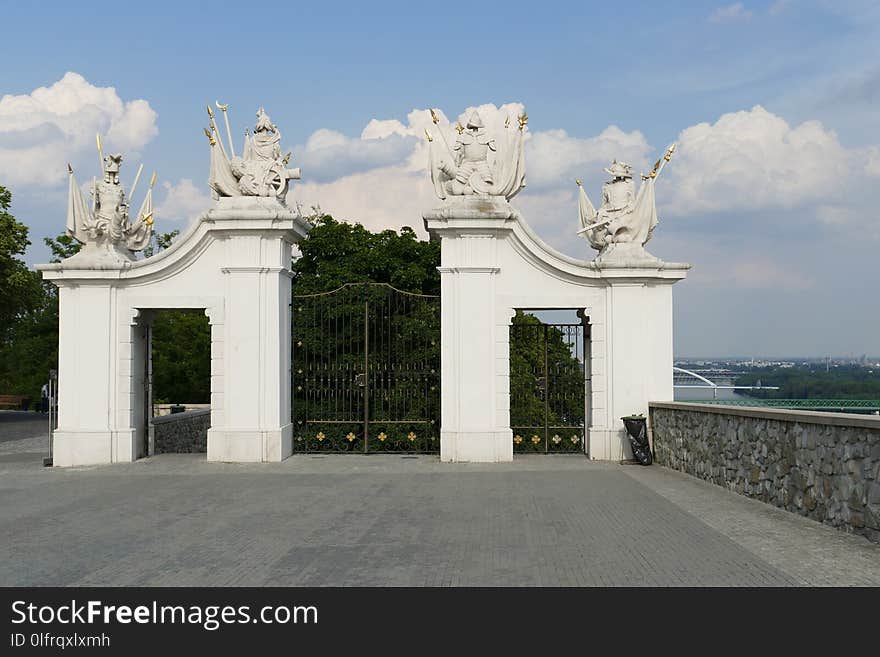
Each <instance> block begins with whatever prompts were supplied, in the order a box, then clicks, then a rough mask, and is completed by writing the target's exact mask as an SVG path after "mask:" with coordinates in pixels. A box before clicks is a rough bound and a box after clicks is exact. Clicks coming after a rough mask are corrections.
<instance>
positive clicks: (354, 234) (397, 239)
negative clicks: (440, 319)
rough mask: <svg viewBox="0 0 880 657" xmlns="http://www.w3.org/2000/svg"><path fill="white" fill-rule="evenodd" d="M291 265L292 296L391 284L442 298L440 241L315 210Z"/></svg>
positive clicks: (408, 290) (408, 229)
mask: <svg viewBox="0 0 880 657" xmlns="http://www.w3.org/2000/svg"><path fill="white" fill-rule="evenodd" d="M310 220H311V221H312V223H313V224H314V228H313V229H312V230H311V232H310V233H309V235H308V237H307V238H306V239H305V240H303V241H302V242H300V244H299V247H300V251H301V253H302V257H300V258H299V259H297V260H296V262H294V264H293V286H294V287H293V289H294V294H313V293H316V292H329V291H330V290H333V289H336V288H338V287H340V286H341V285H344V284H346V283H362V282H374V283H388V284H389V285H392V286H394V287H396V288H398V289H400V290H404V291H406V292H415V293H418V294H440V273H439V272H438V271H437V267H438V266H439V264H440V243H439V242H425V241H422V240H419V239H418V237H417V236H416V233H415V231H414V230H413V229H412V228H409V227H407V226H404V227H403V228H401V229H400V232H399V233H398V232H396V231H393V230H383V231H382V232H379V233H373V232H371V231H369V230H367V229H366V228H364V227H363V226H362V225H361V224H349V223H343V222H339V221H336V220H335V219H333V217H331V216H330V215H328V214H324V213H321V212H320V211H318V212H316V213H315V215H313V216H312V217H310Z"/></svg>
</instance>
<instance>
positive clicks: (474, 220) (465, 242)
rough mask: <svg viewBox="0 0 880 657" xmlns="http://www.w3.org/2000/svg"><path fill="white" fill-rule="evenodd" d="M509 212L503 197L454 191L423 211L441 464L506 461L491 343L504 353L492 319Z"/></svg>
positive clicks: (509, 450) (507, 440)
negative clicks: (431, 275)
mask: <svg viewBox="0 0 880 657" xmlns="http://www.w3.org/2000/svg"><path fill="white" fill-rule="evenodd" d="M512 213H513V210H512V208H511V207H510V205H509V204H508V203H507V201H505V200H504V199H503V198H499V197H491V196H490V197H485V196H454V197H450V198H449V199H448V200H447V201H446V202H445V203H444V205H443V206H441V207H440V208H437V209H436V210H433V211H431V212H428V213H426V214H425V216H424V219H425V226H426V228H427V229H428V230H429V231H431V232H432V234H434V235H438V236H439V237H440V239H441V250H440V254H441V255H440V257H441V266H440V281H441V282H440V289H441V299H442V302H441V313H442V316H441V322H440V345H441V349H440V390H441V399H440V412H441V416H440V459H441V460H442V461H472V462H503V461H512V460H513V434H512V432H511V430H510V414H509V410H508V409H509V402H507V401H506V398H507V395H508V390H507V389H499V386H498V379H497V377H496V376H495V373H496V365H497V364H496V357H497V356H498V355H499V354H498V351H499V347H503V348H504V349H505V354H504V356H505V357H506V346H507V339H508V337H507V327H506V326H502V327H501V328H500V329H499V327H498V325H497V324H498V323H497V322H496V321H495V315H496V304H497V299H496V294H495V277H496V275H497V274H498V272H499V271H500V269H499V263H498V261H497V251H498V249H497V248H496V241H498V240H499V239H502V238H503V233H504V232H506V224H507V222H508V221H509V220H510V219H511V217H512ZM499 333H500V335H499ZM499 403H500V407H499Z"/></svg>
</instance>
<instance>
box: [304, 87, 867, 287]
mask: <svg viewBox="0 0 880 657" xmlns="http://www.w3.org/2000/svg"><path fill="white" fill-rule="evenodd" d="M474 109H478V110H479V111H480V113H481V116H482V117H483V120H484V122H485V123H486V125H487V128H488V130H490V131H491V132H492V133H494V134H495V135H498V134H499V133H500V131H502V130H504V122H505V119H506V118H511V120H512V122H513V121H515V117H516V116H517V115H519V114H521V113H522V111H523V106H522V105H521V104H520V103H509V104H507V105H502V106H501V107H496V106H494V105H482V106H479V107H478V108H473V107H469V108H467V109H465V110H464V111H463V112H461V113H460V114H458V115H457V116H456V115H454V114H453V115H451V116H453V118H452V120H451V121H450V120H448V119H447V118H446V115H445V114H443V113H442V112H439V111H438V117H439V125H434V124H433V122H432V121H431V116H430V112H429V111H428V110H413V111H412V112H410V113H409V114H408V115H407V117H406V121H402V120H398V119H373V120H372V121H370V122H369V123H368V124H367V125H366V127H365V128H364V129H363V131H362V132H361V135H360V137H348V136H346V135H343V134H341V133H338V132H335V131H332V130H319V131H317V132H315V133H314V134H313V135H312V136H311V137H310V138H309V140H308V141H307V143H306V144H305V145H304V146H300V147H298V150H299V151H300V152H302V153H303V154H304V161H301V162H299V163H298V164H301V165H302V166H303V178H304V180H303V181H302V182H297V183H295V184H294V186H293V191H292V192H291V196H290V198H291V200H293V199H296V200H297V201H298V202H299V203H300V204H301V205H302V207H303V208H304V209H308V208H310V207H312V206H313V205H318V206H320V207H321V208H322V210H324V211H325V212H329V213H330V214H332V215H333V216H335V217H336V218H337V219H339V220H344V221H358V222H361V223H363V224H364V225H365V226H367V227H369V228H371V229H373V230H381V229H385V228H400V227H401V226H411V227H412V228H414V229H416V231H417V232H419V233H420V234H421V235H423V236H424V232H423V230H422V220H421V215H422V213H423V212H424V211H425V210H427V209H429V208H431V207H433V206H435V205H437V204H438V203H439V200H438V199H437V198H436V197H435V196H434V194H433V190H432V187H431V184H430V178H429V174H428V172H427V147H426V141H425V139H424V130H425V129H426V128H427V129H428V130H429V131H430V132H431V133H432V135H434V137H435V139H438V138H443V137H444V136H445V138H446V139H447V140H448V141H450V142H451V141H452V140H454V138H455V136H456V133H455V128H454V126H455V123H456V121H461V122H462V123H465V122H466V121H467V119H468V117H469V116H470V114H471V112H472V111H473V110H474ZM513 125H515V123H514V124H513ZM526 137H527V138H526V172H527V173H526V181H527V186H526V189H525V190H523V192H522V193H520V194H519V195H518V196H517V198H516V200H515V201H514V205H515V206H516V207H518V208H519V209H521V210H522V212H523V213H524V216H525V217H526V219H527V220H528V221H529V222H530V223H531V224H532V226H533V227H534V228H535V230H537V231H538V233H539V234H540V235H541V236H542V237H543V238H544V239H545V240H547V241H548V242H550V243H551V244H553V245H554V246H556V247H557V248H560V249H562V250H564V251H565V252H567V253H570V254H571V255H574V256H576V257H582V256H585V255H586V254H588V253H590V252H589V251H588V250H587V249H586V247H585V245H583V244H582V243H581V242H580V241H577V240H572V239H571V238H572V234H573V231H574V228H575V225H576V221H577V220H576V217H577V198H576V195H575V189H576V188H575V186H574V179H575V178H581V179H582V180H583V181H584V187H585V189H586V190H587V192H588V194H589V195H590V196H591V197H592V198H593V200H594V202H598V200H599V199H598V195H599V191H600V189H601V184H602V182H603V181H604V180H605V177H606V176H605V174H604V172H603V167H605V166H607V165H608V163H609V162H610V161H611V160H612V159H615V158H616V159H618V160H623V161H627V162H629V163H630V164H632V165H634V168H635V170H636V171H637V172H638V171H646V170H647V169H648V168H649V167H650V166H651V164H652V163H653V161H654V159H655V158H657V157H658V156H659V155H661V154H662V147H663V146H665V144H664V145H660V147H652V146H651V145H649V144H648V142H647V140H646V138H645V137H644V135H643V134H642V133H641V132H640V131H638V130H633V131H631V132H624V131H623V130H621V129H620V128H618V127H616V126H614V125H610V126H608V127H607V128H605V129H604V130H602V131H601V132H599V133H598V134H596V135H594V136H587V137H580V136H573V135H570V134H569V133H568V132H566V131H565V130H561V129H549V130H536V131H534V132H532V131H531V130H530V131H529V132H527V135H526ZM395 140H397V141H395ZM678 144H679V145H678V150H677V152H676V155H675V157H674V158H673V160H672V162H671V163H670V166H669V167H668V168H667V169H665V171H664V173H663V177H662V179H661V181H660V184H659V186H658V192H657V199H658V209H659V211H660V214H661V218H662V217H664V216H667V215H669V216H678V217H694V218H702V217H707V218H708V219H709V220H711V219H712V216H713V215H717V214H720V213H731V212H739V213H740V214H741V216H742V217H743V220H747V219H748V218H749V217H758V216H759V214H760V216H762V217H763V216H770V217H773V220H774V222H776V223H777V224H778V226H775V228H776V229H780V230H785V229H783V228H782V225H783V224H785V225H790V223H791V222H792V221H797V222H798V223H799V224H800V225H802V226H803V227H808V226H809V225H810V224H811V223H812V225H813V226H816V227H818V226H833V227H834V228H837V227H838V226H841V227H842V226H843V225H849V226H854V225H856V224H859V223H864V222H866V221H868V220H867V218H866V217H868V215H869V213H866V212H863V211H860V209H862V210H863V209H864V208H866V207H869V200H870V199H869V197H870V194H872V193H873V192H871V191H864V190H869V188H870V189H872V187H871V186H870V185H864V184H862V183H863V182H864V181H865V180H867V176H870V175H880V148H878V147H876V146H874V147H868V148H863V149H848V148H846V147H844V146H843V145H842V144H841V143H840V141H839V140H838V138H837V136H836V134H835V133H834V132H833V131H831V130H828V129H826V128H825V127H824V126H823V125H822V124H821V123H819V122H817V121H807V122H804V123H801V124H799V125H794V126H792V125H790V124H789V123H787V122H786V121H785V120H784V119H783V118H781V117H779V116H777V115H775V114H772V113H771V112H768V111H767V110H765V109H764V108H762V107H760V106H756V107H754V108H752V109H751V110H745V111H740V112H732V113H728V114H724V115H722V116H721V117H720V118H719V119H718V120H717V121H715V122H714V123H711V124H710V123H700V124H698V125H694V126H691V127H689V128H686V129H685V130H683V131H682V133H681V135H680V136H679V140H678ZM306 154H312V155H306ZM317 154H320V155H321V157H320V158H319V157H317ZM331 154H332V157H331ZM308 157H313V158H314V159H313V160H312V163H313V164H317V165H318V166H319V173H318V175H315V172H314V171H313V170H312V169H311V168H310V167H309V166H307V164H306V161H305V160H307V158H308ZM321 166H323V167H324V168H323V169H320V167H321ZM334 172H336V173H334ZM866 199H868V200H866ZM823 208H824V209H823ZM756 213H759V214H756ZM756 220H757V219H756ZM771 228H774V227H771ZM665 230H667V229H664V230H663V231H660V232H661V233H662V232H665ZM869 232H870V233H872V234H873V233H874V232H876V231H868V232H865V231H863V234H866V235H867V234H868V233H869ZM747 269H748V267H747V266H744V267H742V268H741V269H740V271H741V272H746V270H747ZM756 271H757V270H756ZM762 271H764V272H767V269H766V267H765V268H763V269H762ZM743 276H745V273H743ZM768 276H769V274H768ZM770 278H774V279H775V280H784V276H783V275H782V274H779V273H778V272H777V273H775V274H774V275H773V276H772V277H770ZM756 283H757V281H756V280H755V281H751V284H756Z"/></svg>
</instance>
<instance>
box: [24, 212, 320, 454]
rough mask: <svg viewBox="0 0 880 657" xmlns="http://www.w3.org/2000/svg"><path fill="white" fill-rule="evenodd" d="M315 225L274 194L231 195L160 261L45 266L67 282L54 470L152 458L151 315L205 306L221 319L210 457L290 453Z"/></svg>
mask: <svg viewBox="0 0 880 657" xmlns="http://www.w3.org/2000/svg"><path fill="white" fill-rule="evenodd" d="M309 228H310V225H309V224H308V222H307V221H305V220H304V219H303V218H302V217H301V216H300V215H299V214H298V213H296V212H294V211H292V210H290V209H289V208H287V207H286V206H285V205H283V204H282V203H280V202H278V201H277V200H275V199H272V198H257V197H228V198H220V199H219V200H218V201H217V203H216V205H215V206H214V208H212V209H211V210H209V211H208V212H206V213H205V214H204V215H203V216H201V217H200V218H199V219H198V220H197V221H196V222H195V224H194V225H193V226H192V227H191V228H190V230H188V231H187V232H186V233H185V234H184V235H183V236H181V238H180V239H179V240H178V241H177V242H176V243H175V244H174V245H172V246H171V247H170V248H169V249H167V250H165V251H163V252H161V253H159V254H157V255H155V256H152V257H150V258H147V259H144V260H138V261H132V262H120V263H119V264H108V263H107V261H106V260H104V261H100V260H97V259H96V260H90V259H89V258H88V257H86V258H83V257H76V256H75V257H74V258H69V259H67V260H65V261H62V262H61V263H58V264H52V265H41V266H39V267H38V269H39V270H41V271H42V273H43V277H44V278H46V279H47V280H51V281H52V282H53V283H54V284H55V285H57V286H58V288H59V303H60V308H59V323H60V326H59V371H58V386H59V396H58V398H59V408H58V429H57V431H56V432H55V447H54V450H55V452H54V463H55V465H58V466H69V465H86V464H100V463H114V462H120V461H133V460H135V459H137V458H138V457H140V456H142V455H143V444H144V441H143V432H144V431H145V430H146V428H145V426H144V415H145V414H144V412H143V404H144V403H145V400H144V398H143V393H142V392H141V391H142V385H140V387H139V382H142V380H143V376H144V372H143V364H144V358H143V353H144V350H145V346H144V331H143V322H144V321H145V319H144V318H145V316H146V314H147V313H146V312H145V311H149V310H151V309H168V308H187V309H204V311H205V314H206V315H207V316H208V319H209V321H210V325H211V429H210V430H209V432H208V460H211V461H257V462H259V461H280V460H282V459H284V458H286V457H287V456H289V455H290V453H291V450H292V442H291V441H292V425H291V416H290V307H289V304H290V295H291V289H290V287H291V286H290V262H291V247H292V246H293V245H294V244H296V243H297V242H298V241H299V240H301V239H302V238H303V237H304V236H305V235H306V234H307V232H308V230H309Z"/></svg>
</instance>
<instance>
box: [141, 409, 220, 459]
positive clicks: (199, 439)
mask: <svg viewBox="0 0 880 657" xmlns="http://www.w3.org/2000/svg"><path fill="white" fill-rule="evenodd" d="M210 427H211V409H210V408H208V409H199V410H194V411H184V412H183V413H173V414H171V415H163V416H161V417H154V418H153V419H152V420H151V422H150V445H151V450H150V453H151V454H168V453H176V454H181V453H184V454H185V453H192V452H207V451H208V429H209V428H210Z"/></svg>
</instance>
